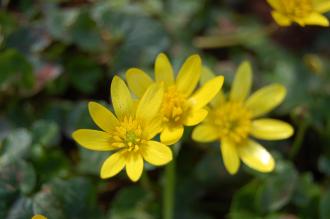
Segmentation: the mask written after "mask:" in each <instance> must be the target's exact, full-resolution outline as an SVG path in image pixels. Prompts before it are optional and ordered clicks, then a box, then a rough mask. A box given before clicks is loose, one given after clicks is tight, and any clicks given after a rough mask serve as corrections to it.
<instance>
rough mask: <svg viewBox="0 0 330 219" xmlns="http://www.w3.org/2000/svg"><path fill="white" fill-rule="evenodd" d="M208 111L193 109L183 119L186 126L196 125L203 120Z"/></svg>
mask: <svg viewBox="0 0 330 219" xmlns="http://www.w3.org/2000/svg"><path fill="white" fill-rule="evenodd" d="M207 113H208V111H207V110H206V109H197V110H191V111H190V112H189V113H188V114H187V116H186V117H185V118H184V120H183V124H184V125H186V126H194V125H197V124H199V123H200V122H202V121H203V120H204V119H205V118H206V116H207Z"/></svg>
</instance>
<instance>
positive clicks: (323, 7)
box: [314, 0, 330, 13]
mask: <svg viewBox="0 0 330 219" xmlns="http://www.w3.org/2000/svg"><path fill="white" fill-rule="evenodd" d="M314 7H315V10H316V11H317V12H319V13H326V12H328V11H330V1H329V0H314Z"/></svg>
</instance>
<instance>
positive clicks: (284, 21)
mask: <svg viewBox="0 0 330 219" xmlns="http://www.w3.org/2000/svg"><path fill="white" fill-rule="evenodd" d="M272 17H273V19H274V20H275V22H276V23H277V24H278V25H280V26H283V27H286V26H290V25H291V23H292V21H291V19H290V18H288V17H287V16H285V15H283V14H281V13H279V12H276V11H273V12H272Z"/></svg>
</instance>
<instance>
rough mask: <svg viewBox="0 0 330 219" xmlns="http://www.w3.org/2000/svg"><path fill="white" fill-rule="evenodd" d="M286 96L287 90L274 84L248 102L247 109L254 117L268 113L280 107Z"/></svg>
mask: <svg viewBox="0 0 330 219" xmlns="http://www.w3.org/2000/svg"><path fill="white" fill-rule="evenodd" d="M285 95H286V88H285V87H284V86H283V85H280V84H272V85H268V86H266V87H263V88H261V89H259V90H257V91H256V92H255V93H254V94H252V95H251V96H250V97H249V98H248V99H247V101H246V107H247V108H248V109H249V110H250V111H251V112H252V116H253V117H257V116H261V115H263V114H266V113H268V112H269V111H271V110H272V109H274V108H275V107H276V106H278V105H279V104H280V103H281V102H282V101H283V99H284V97H285Z"/></svg>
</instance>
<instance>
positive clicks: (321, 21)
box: [303, 13, 329, 27]
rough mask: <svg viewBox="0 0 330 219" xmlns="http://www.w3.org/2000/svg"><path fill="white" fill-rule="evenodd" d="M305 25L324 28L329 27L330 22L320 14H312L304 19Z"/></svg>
mask: <svg viewBox="0 0 330 219" xmlns="http://www.w3.org/2000/svg"><path fill="white" fill-rule="evenodd" d="M303 22H304V24H305V25H319V26H323V27H328V26H329V20H328V18H327V17H325V16H323V15H322V14H319V13H311V14H310V15H308V16H307V17H305V18H304V19H303Z"/></svg>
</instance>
